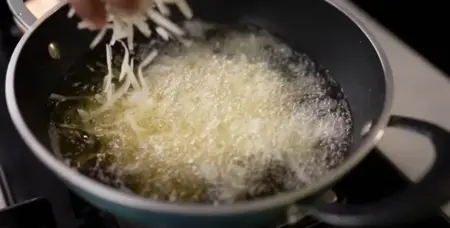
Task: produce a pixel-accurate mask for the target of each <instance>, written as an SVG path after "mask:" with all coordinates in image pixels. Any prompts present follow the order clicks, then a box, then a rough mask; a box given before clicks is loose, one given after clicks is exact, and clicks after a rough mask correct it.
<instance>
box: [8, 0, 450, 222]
mask: <svg viewBox="0 0 450 228" xmlns="http://www.w3.org/2000/svg"><path fill="white" fill-rule="evenodd" d="M190 5H191V7H192V8H193V10H194V14H195V16H196V17H198V18H201V19H203V20H205V21H208V22H216V23H225V24H231V25H233V24H237V23H239V24H251V25H253V26H257V27H262V28H264V29H265V30H267V31H269V32H271V33H272V34H274V35H275V36H277V37H279V38H280V39H282V40H283V41H284V42H285V43H287V44H288V45H290V46H291V47H292V48H294V49H296V50H299V51H301V52H304V53H307V54H308V56H310V57H311V58H312V59H314V60H315V61H316V62H317V63H318V65H320V66H322V67H323V68H326V69H328V70H329V72H330V73H331V76H332V77H333V78H334V80H336V81H337V82H338V83H339V85H340V87H342V89H343V91H344V93H345V95H346V99H347V100H348V103H349V105H350V109H351V111H352V116H353V135H352V137H353V144H352V146H351V148H349V150H348V152H347V153H348V157H347V158H346V161H345V162H344V163H343V164H342V165H340V166H339V167H336V168H335V169H334V171H333V172H331V173H330V174H328V175H326V176H324V177H323V178H321V179H320V180H319V181H318V182H317V183H316V184H314V185H312V186H310V187H308V188H305V189H301V190H299V191H294V192H289V193H283V194H278V195H275V196H271V197H266V198H262V199H258V200H253V201H249V202H242V203H236V204H232V205H223V206H218V207H213V206H209V205H198V204H195V205H194V204H191V205H179V204H169V203H165V202H157V201H154V200H150V199H145V198H142V197H138V196H135V195H131V194H127V193H124V192H120V191H118V190H116V189H113V188H111V187H107V186H105V185H103V184H100V183H99V182H96V181H94V180H92V179H91V178H88V177H86V176H84V175H82V174H80V173H79V172H76V171H74V170H72V169H70V168H69V167H68V166H66V165H65V164H64V163H63V162H61V161H60V160H59V159H57V158H56V157H55V156H54V155H53V153H52V150H51V147H50V143H49V137H48V134H47V130H48V122H49V113H48V109H47V107H46V103H47V99H48V97H49V95H50V94H51V93H52V92H54V90H55V88H56V87H57V85H58V84H59V83H60V82H61V80H62V78H63V76H64V75H66V74H67V72H68V71H69V70H70V69H73V66H74V65H76V64H77V62H79V61H83V59H84V58H85V56H86V53H88V52H89V51H90V50H89V44H90V42H91V40H92V39H93V38H94V36H95V33H93V32H89V31H79V30H77V26H76V25H77V23H78V22H79V19H75V18H74V19H68V18H67V17H66V15H67V12H68V10H69V7H68V6H66V5H64V4H62V3H61V4H59V5H58V6H57V7H56V8H54V9H53V10H52V12H50V13H48V14H47V15H46V16H45V17H44V18H41V19H39V20H38V21H37V22H34V18H33V17H32V15H31V14H30V13H29V12H28V11H27V10H26V9H25V8H24V6H23V4H22V3H21V2H17V1H10V6H11V8H12V9H13V11H14V13H15V15H16V17H17V19H18V21H20V22H22V23H23V24H24V26H25V27H27V28H28V32H27V33H26V34H25V35H24V37H23V38H22V40H21V41H20V43H19V44H18V46H17V47H16V50H15V52H14V55H13V57H12V59H11V62H10V65H9V68H8V73H7V80H6V97H7V103H8V109H9V112H10V115H11V117H12V120H13V122H14V124H15V126H16V128H17V130H18V131H19V133H20V135H21V136H22V138H23V139H24V141H25V143H26V144H27V145H28V146H29V147H30V149H31V151H32V152H33V153H34V154H35V155H36V156H37V157H38V158H39V159H40V160H41V161H42V162H43V163H44V164H45V165H46V166H47V167H48V168H49V169H50V170H52V171H53V172H55V173H56V174H57V175H58V176H59V177H61V179H62V180H63V181H64V182H65V183H66V184H67V185H68V186H69V187H70V188H72V189H73V190H74V191H75V192H77V193H78V194H79V195H81V196H82V197H84V198H85V199H87V200H88V201H90V202H91V203H93V204H94V205H96V206H98V207H100V208H102V209H105V210H108V211H110V212H112V213H114V214H116V215H118V216H121V217H124V218H127V219H129V220H131V221H135V222H138V223H141V224H145V225H149V226H151V227H211V226H214V227H258V226H261V227H263V226H271V225H275V224H277V223H281V222H282V221H283V220H285V215H286V212H287V211H288V212H289V213H288V214H295V215H297V217H298V216H300V215H302V214H304V213H309V214H312V215H313V216H316V217H318V218H320V219H322V220H324V221H325V222H328V223H331V224H335V225H342V226H362V225H385V224H390V223H395V222H405V221H408V220H412V219H418V218H420V217H423V216H425V215H427V213H429V212H431V211H434V210H436V209H438V207H439V206H441V205H442V204H444V203H445V202H446V201H447V200H448V199H450V181H449V180H450V166H449V165H448V164H450V156H449V155H448V153H447V152H448V145H446V139H448V138H449V134H448V132H447V131H446V130H444V129H441V128H439V127H437V126H435V125H433V124H429V123H425V122H422V121H419V120H413V119H409V118H405V117H396V116H395V117H390V116H389V111H390V108H391V103H392V94H393V91H392V76H391V74H390V70H389V66H388V63H387V61H386V59H385V57H384V56H383V54H382V51H381V49H380V47H379V46H378V45H377V44H376V42H375V41H374V40H373V37H371V36H370V35H369V31H367V30H366V29H365V28H364V27H363V25H362V24H361V23H359V22H358V21H357V20H356V19H355V18H354V17H353V16H351V15H350V14H349V13H348V12H347V10H346V9H345V8H344V7H341V6H339V4H337V3H333V2H331V1H318V0H302V1H298V0H297V1H295V0H285V1H271V0H262V1H258V2H257V3H256V2H255V1H245V2H243V1H239V0H217V1H205V0H192V1H190ZM55 47H56V48H57V50H58V52H59V55H54V53H53V54H49V48H50V50H52V51H54V50H53V49H54V48H55ZM387 125H389V126H394V127H401V128H406V129H411V130H414V131H417V132H419V133H423V134H424V135H425V136H428V137H429V138H430V139H431V140H432V141H433V143H434V144H435V146H436V154H437V158H436V162H435V163H434V165H433V167H432V168H431V169H430V171H429V173H428V174H427V175H426V176H425V177H424V178H423V179H422V180H421V181H420V182H419V183H418V184H416V185H413V186H411V187H410V188H409V189H407V190H406V191H404V192H403V193H401V194H398V195H396V196H394V197H392V198H388V199H385V200H382V201H380V202H376V203H374V204H370V205H364V206H354V205H340V204H336V205H334V204H332V205H322V204H318V203H317V202H320V200H318V199H320V196H321V195H322V194H323V193H324V192H325V191H326V190H327V189H329V188H330V187H331V186H332V184H333V183H334V182H335V181H337V180H338V179H339V178H341V177H342V176H343V175H344V174H345V173H346V172H349V171H351V169H352V168H353V167H355V166H356V165H357V164H358V163H359V162H360V161H361V160H362V159H363V158H364V157H365V156H366V155H367V154H368V153H369V151H370V150H371V149H372V147H373V146H374V145H375V144H376V142H377V140H379V139H380V137H381V135H382V132H383V130H384V128H385V127H386V126H387ZM293 205H296V206H295V207H293ZM293 208H294V209H295V208H297V209H300V210H293ZM287 209H289V210H287Z"/></svg>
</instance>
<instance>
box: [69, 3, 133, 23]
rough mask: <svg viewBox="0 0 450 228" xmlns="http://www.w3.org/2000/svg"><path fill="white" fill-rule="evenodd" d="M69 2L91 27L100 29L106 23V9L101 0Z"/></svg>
mask: <svg viewBox="0 0 450 228" xmlns="http://www.w3.org/2000/svg"><path fill="white" fill-rule="evenodd" d="M125 1H126V0H125ZM69 2H70V3H71V4H72V7H73V8H74V9H75V11H76V12H77V14H78V15H80V17H82V18H83V20H85V21H86V23H88V24H89V28H91V29H99V28H102V27H103V26H104V25H105V23H106V9H105V5H104V3H102V1H101V0H69Z"/></svg>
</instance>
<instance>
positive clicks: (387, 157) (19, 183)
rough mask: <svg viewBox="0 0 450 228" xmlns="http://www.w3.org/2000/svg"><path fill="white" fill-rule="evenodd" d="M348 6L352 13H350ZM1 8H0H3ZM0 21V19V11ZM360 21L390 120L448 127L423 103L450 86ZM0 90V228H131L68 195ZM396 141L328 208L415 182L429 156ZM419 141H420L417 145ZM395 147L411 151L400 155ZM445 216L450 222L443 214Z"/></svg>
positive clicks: (439, 222) (349, 179)
mask: <svg viewBox="0 0 450 228" xmlns="http://www.w3.org/2000/svg"><path fill="white" fill-rule="evenodd" d="M0 2H1V1H0ZM342 2H343V3H342V4H347V3H344V2H345V1H342ZM349 7H350V8H352V9H355V8H354V7H352V6H349ZM0 8H3V9H5V7H0ZM0 15H2V16H5V15H7V14H6V13H4V12H1V13H0ZM361 15H362V14H361ZM361 15H360V19H361V20H362V21H363V22H364V23H365V24H366V25H367V26H368V27H369V29H370V30H371V31H372V32H374V34H375V36H376V38H377V39H378V41H379V42H380V43H381V45H382V46H383V48H384V49H385V51H386V54H387V56H388V58H389V60H390V62H391V64H392V68H393V71H394V80H395V86H396V88H395V91H396V100H395V101H394V110H393V111H394V113H397V114H408V113H414V114H413V115H412V116H414V117H417V118H423V119H427V120H431V121H432V122H436V123H438V124H440V125H442V126H444V127H450V122H449V121H448V116H449V115H450V109H447V108H446V106H445V105H440V104H439V102H436V104H434V103H433V102H429V101H431V100H433V101H438V100H439V99H440V98H445V99H446V98H447V97H449V96H450V90H449V89H448V88H450V87H448V86H449V84H448V81H444V80H443V78H444V77H442V76H443V74H441V73H440V72H438V71H436V70H435V69H434V68H433V67H432V66H430V65H429V64H428V63H426V61H424V60H423V59H421V57H418V56H417V55H416V54H415V53H413V51H411V50H409V48H407V47H405V46H404V44H402V43H401V42H399V41H398V40H396V39H394V38H392V36H391V35H390V34H389V33H388V32H386V31H384V30H383V29H381V28H380V27H379V26H378V25H374V23H373V22H372V21H371V20H370V19H368V17H366V16H364V15H362V16H361ZM388 27H389V26H388ZM0 30H1V29H0ZM4 32H5V31H4ZM0 33H1V32H0ZM2 38H3V41H2ZM5 40H7V41H8V42H5ZM11 40H14V39H10V38H8V37H4V36H3V37H2V36H0V43H1V42H3V45H0V81H3V80H4V78H3V77H4V75H5V74H4V71H5V70H6V67H5V66H6V64H7V63H6V59H7V55H8V53H9V52H10V49H11V47H13V46H14V45H15V44H14V43H12V41H11ZM436 65H439V64H436ZM411 66H413V67H411ZM444 70H445V69H444ZM423 75H426V76H427V77H428V78H426V80H424V79H423V78H421V77H422V76H423ZM405 76H407V77H405ZM444 87H445V88H446V89H444ZM419 88H420V89H421V90H420V89H419ZM439 88H441V89H439ZM415 89H417V90H418V91H420V95H421V96H420V97H419V98H415V101H414V105H413V106H408V105H407V104H408V103H411V102H409V101H410V100H409V99H410V98H411V93H413V92H412V91H413V90H415ZM3 90H4V88H3V86H0V126H2V127H1V128H2V130H1V131H0V227H5V228H134V227H137V226H135V225H133V224H130V223H128V222H126V221H123V220H121V219H118V218H116V217H114V216H112V215H110V214H108V213H107V212H104V211H101V210H98V209H96V208H95V207H93V206H92V205H90V204H89V203H87V202H85V201H84V200H82V199H81V198H79V197H78V196H76V195H75V194H73V193H72V192H71V191H70V190H69V189H67V188H66V187H65V186H64V184H63V183H62V182H61V181H60V180H59V179H58V178H57V177H55V176H54V175H53V174H52V173H51V172H50V171H48V170H47V169H46V168H45V167H44V166H43V165H42V164H41V163H40V162H38V161H37V159H36V158H35V157H34V156H33V155H32V153H31V152H30V151H29V150H28V149H27V148H26V147H25V145H24V144H23V142H22V141H21V139H20V137H19V136H18V134H17V133H16V131H15V129H14V128H13V126H12V123H11V121H10V119H9V116H8V113H7V111H6V104H5V101H4V91H3ZM445 93H447V94H445ZM413 94H415V95H417V94H416V93H413ZM441 103H442V102H441ZM435 107H436V108H437V107H438V108H439V114H440V115H438V114H436V112H435V111H433V109H435ZM397 138H398V137H397V135H396V134H392V133H391V132H387V134H386V137H385V138H384V139H383V140H382V141H381V143H380V149H378V148H377V149H374V150H373V151H372V152H371V153H370V155H369V156H368V157H366V159H365V160H364V161H363V162H361V163H360V164H359V166H358V167H357V168H356V169H354V170H353V171H352V172H351V173H349V174H348V175H346V176H345V178H343V179H342V180H341V181H340V182H338V183H337V184H336V186H335V187H334V188H333V190H332V192H329V194H330V195H332V196H333V197H331V198H330V203H331V202H333V201H339V202H341V203H342V202H343V203H351V204H365V203H369V202H373V201H376V200H378V199H381V198H383V197H385V196H388V195H392V194H395V193H396V192H398V191H401V190H402V189H403V188H405V187H406V186H407V185H409V184H410V183H411V181H410V180H411V179H416V178H417V176H420V175H419V174H418V173H420V172H419V171H417V170H418V169H417V168H416V167H419V166H421V167H423V166H424V165H423V161H424V160H429V159H428V155H427V156H425V155H424V154H425V153H424V150H427V148H424V147H423V146H422V145H421V144H420V145H416V144H417V142H416V140H411V139H408V141H401V142H403V143H398V141H397V143H395V142H394V141H396V140H394V139H397ZM406 142H407V143H406ZM418 142H419V143H420V142H423V141H420V140H418ZM401 144H408V145H412V146H411V148H408V149H405V148H404V147H402V146H401ZM405 151H407V153H408V154H407V155H405ZM392 161H393V162H394V163H393V162H392ZM412 167H414V168H412ZM405 174H406V175H405ZM449 211H450V210H449ZM447 214H448V215H450V213H447ZM448 215H446V214H444V213H443V212H441V211H440V210H439V209H436V212H435V213H434V214H433V215H430V216H429V217H428V218H427V219H424V220H421V221H419V222H415V223H411V224H405V225H404V226H395V228H402V227H408V228H419V227H433V228H440V227H450V222H449V220H448ZM290 227H292V228H293V227H302V228H305V227H306V228H325V227H328V228H330V227H333V226H330V225H327V224H324V223H321V222H320V221H318V220H316V219H313V218H310V217H306V218H304V219H303V220H302V221H300V222H299V223H298V224H296V225H292V226H287V227H285V228H290Z"/></svg>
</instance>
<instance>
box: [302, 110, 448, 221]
mask: <svg viewBox="0 0 450 228" xmlns="http://www.w3.org/2000/svg"><path fill="white" fill-rule="evenodd" d="M388 126H389V127H397V128H403V129H408V130H412V131H414V132H417V133H420V134H422V135H424V136H426V137H428V138H429V139H430V140H431V141H432V143H433V145H434V148H435V154H436V157H435V161H434V163H433V165H432V167H431V168H430V169H429V171H428V173H427V174H426V175H425V176H424V177H423V178H422V179H421V180H420V181H419V182H418V183H417V184H412V185H411V186H410V187H408V188H407V189H405V190H404V191H403V192H400V193H398V194H397V195H394V196H391V197H388V198H387V199H384V200H381V201H379V202H375V203H371V204H367V205H344V204H329V205H314V206H312V207H313V208H309V209H310V210H309V211H310V212H311V215H312V216H314V217H316V218H318V219H320V220H322V221H324V222H326V223H329V224H332V225H336V226H344V227H361V226H385V225H392V224H399V223H407V222H410V221H411V220H413V219H414V220H415V219H421V218H425V217H426V216H429V215H430V214H431V213H433V212H435V211H436V210H438V209H439V207H441V206H442V205H444V204H445V203H446V202H447V201H448V200H449V199H450V133H449V131H448V130H445V129H443V128H441V127H439V126H437V125H435V124H432V123H428V122H425V121H422V120H417V119H412V118H408V117H402V116H392V117H391V119H390V120H389V124H388Z"/></svg>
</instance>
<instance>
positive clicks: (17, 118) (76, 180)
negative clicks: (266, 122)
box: [5, 0, 393, 216]
mask: <svg viewBox="0 0 450 228" xmlns="http://www.w3.org/2000/svg"><path fill="white" fill-rule="evenodd" d="M325 1H326V2H327V3H329V4H330V5H332V6H334V7H335V8H336V9H337V10H339V11H340V12H341V13H343V14H344V15H345V16H347V17H348V18H349V19H350V20H351V21H352V22H353V23H354V24H355V25H356V26H358V28H359V29H360V30H361V31H362V32H363V33H364V34H365V36H366V37H367V39H368V40H369V41H370V43H371V44H372V47H373V48H374V49H375V51H376V53H377V55H378V59H379V61H380V63H381V66H382V68H383V72H384V78H385V86H386V94H385V101H384V107H383V111H382V113H381V115H380V117H379V118H378V120H377V121H376V122H375V123H373V125H372V128H371V130H370V132H369V133H367V135H366V136H365V139H363V141H362V143H361V144H360V146H359V148H358V149H357V150H356V151H354V153H353V155H352V156H350V157H348V158H347V161H345V162H344V163H343V164H342V165H341V166H340V167H339V168H336V169H335V170H334V171H333V172H330V173H328V174H326V175H324V176H323V177H322V178H321V179H320V180H319V181H318V182H316V183H315V184H312V185H311V186H309V187H307V188H304V189H300V190H298V191H293V192H287V193H280V194H277V195H275V196H273V197H268V198H263V199H259V200H254V201H246V202H237V203H235V204H231V205H219V206H213V205H201V204H174V203H168V202H162V201H155V200H152V199H148V198H144V197H141V196H138V195H132V194H129V193H125V192H122V191H120V190H117V189H114V188H112V187H108V186H105V185H103V184H101V183H99V182H97V181H95V180H93V179H91V178H89V177H86V176H84V175H82V174H81V173H79V172H77V171H75V170H73V169H71V168H70V167H68V166H67V165H65V164H64V163H63V162H62V161H60V160H59V159H57V158H56V157H55V156H53V155H52V153H51V152H50V151H49V150H47V149H46V148H45V147H44V146H43V145H42V144H41V143H40V142H39V140H38V139H37V138H36V137H35V136H34V135H33V133H32V132H31V130H30V129H29V128H28V126H27V124H26V123H25V120H24V119H23V117H22V115H21V113H20V111H19V107H18V104H17V100H16V96H15V87H14V83H15V82H14V81H15V69H16V64H17V60H18V58H19V56H20V53H21V51H22V49H23V47H24V44H25V43H26V42H27V40H28V39H29V37H30V36H31V35H32V34H33V32H34V31H35V30H36V29H37V28H38V27H39V26H40V24H42V23H43V22H44V21H45V20H46V19H47V18H49V17H50V16H51V15H52V14H53V13H55V12H56V11H58V10H60V9H61V8H62V7H64V6H65V5H66V4H67V3H66V2H60V3H58V4H57V5H56V6H55V7H54V8H53V9H52V10H50V11H49V12H47V13H46V14H45V15H44V16H43V17H42V18H40V19H38V20H37V21H36V22H35V23H34V24H33V25H32V26H31V27H30V28H29V30H28V31H27V32H26V33H25V35H24V36H23V37H22V38H21V40H20V41H19V43H18V44H17V46H16V48H15V50H14V52H13V55H12V57H11V60H10V62H9V65H8V69H7V74H6V82H5V94H6V102H7V108H8V112H9V114H10V117H11V119H12V122H13V124H14V126H15V128H16V129H17V131H18V132H19V134H20V136H21V138H22V139H23V141H24V142H25V144H26V145H27V146H28V147H29V148H30V150H31V151H32V152H33V153H34V155H35V156H36V157H37V158H38V159H39V160H40V161H41V162H42V163H44V164H45V165H46V166H47V167H48V168H49V169H51V170H52V172H53V173H55V174H56V175H58V176H59V177H60V178H61V179H63V181H64V182H66V183H70V185H71V186H69V187H71V188H74V187H75V188H76V189H77V191H80V189H81V190H83V191H84V192H83V193H84V194H86V193H87V194H89V195H90V197H92V196H93V197H96V198H100V199H102V200H105V201H109V202H114V203H115V204H119V205H122V206H126V207H130V208H134V209H138V210H147V211H152V212H157V213H181V214H183V215H191V216H211V215H232V214H239V213H249V212H257V211H262V210H267V209H273V208H278V207H284V206H288V205H292V204H294V203H295V202H296V201H299V200H301V199H305V198H307V197H310V196H313V195H314V194H316V193H317V192H319V191H321V190H323V189H325V188H327V187H328V186H330V185H332V184H333V183H334V182H335V181H337V180H339V179H340V178H342V176H344V175H345V174H346V173H348V172H349V171H350V170H351V169H353V168H354V167H355V166H356V165H357V164H358V163H359V162H360V161H361V160H362V159H363V158H364V157H365V156H366V155H367V154H368V153H369V152H370V151H371V149H372V148H373V147H374V146H375V145H376V143H377V142H378V141H379V140H380V139H381V136H382V135H383V133H384V128H385V127H386V126H387V122H388V120H389V117H390V112H391V108H392V102H393V77H392V71H391V68H390V65H389V63H388V60H387V57H386V55H385V54H384V52H383V50H382V49H381V45H380V44H379V43H378V42H377V41H376V40H375V39H374V36H373V34H372V33H371V32H370V31H369V30H368V29H367V28H366V27H365V26H364V25H363V23H362V22H361V21H360V20H359V19H357V17H356V16H354V15H353V14H352V13H351V12H349V11H350V10H348V9H346V7H345V6H343V5H342V4H339V3H338V2H337V1H333V0H325ZM81 186H83V187H81Z"/></svg>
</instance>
